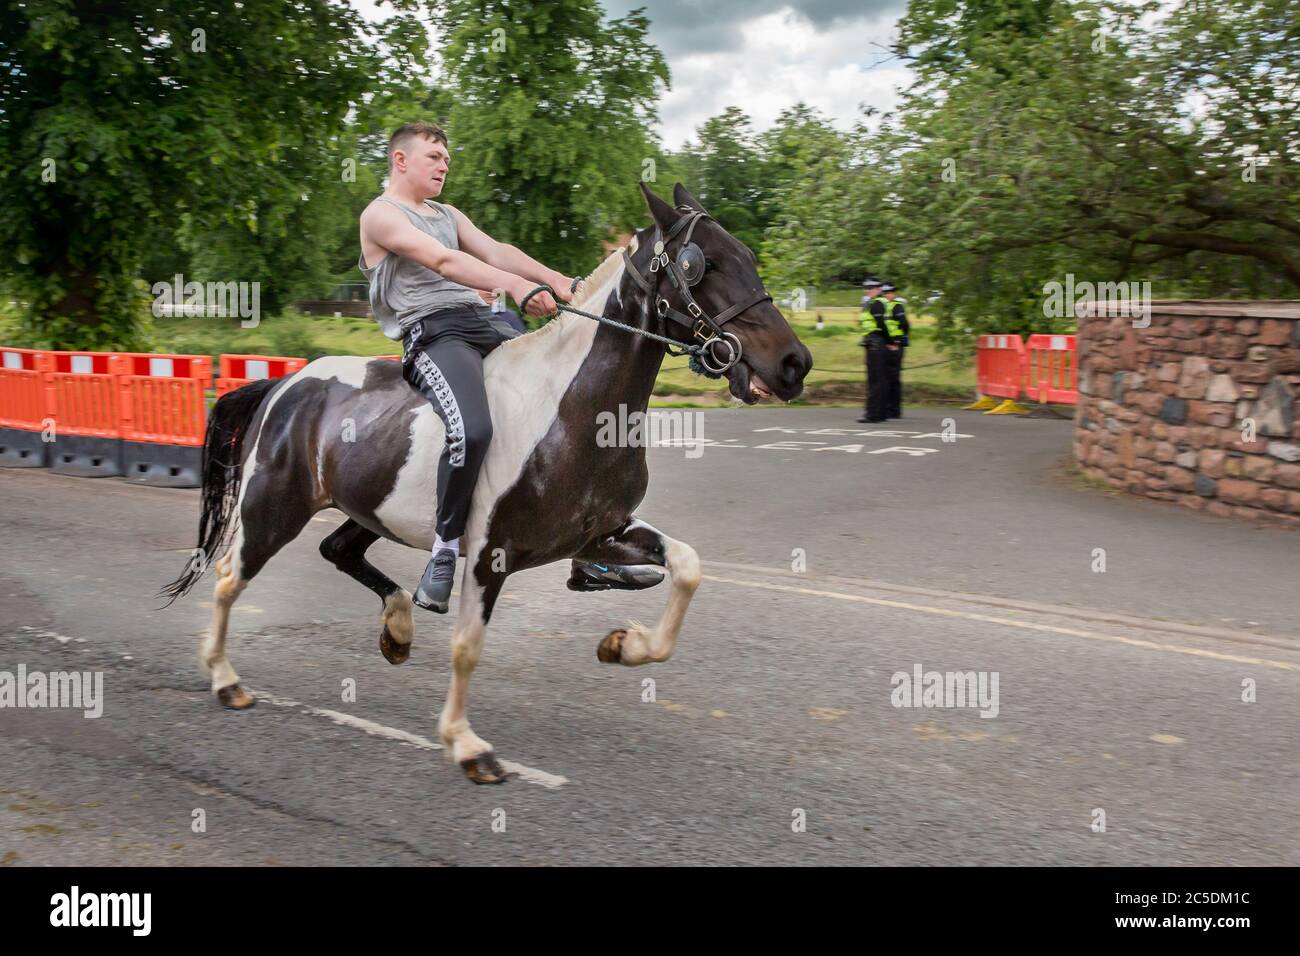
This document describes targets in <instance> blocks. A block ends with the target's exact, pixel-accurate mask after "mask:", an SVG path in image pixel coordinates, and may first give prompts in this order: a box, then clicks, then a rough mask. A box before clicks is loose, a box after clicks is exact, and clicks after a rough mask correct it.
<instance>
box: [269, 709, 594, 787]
mask: <svg viewBox="0 0 1300 956" xmlns="http://www.w3.org/2000/svg"><path fill="white" fill-rule="evenodd" d="M249 693H250V694H252V695H253V696H254V697H256V698H257V699H258V700H264V701H266V702H267V703H268V704H271V705H273V706H275V707H292V708H294V709H296V710H301V711H305V712H306V713H309V714H313V715H315V716H317V717H324V718H326V719H327V720H331V721H333V722H334V723H336V724H339V725H340V726H343V727H352V728H354V729H356V730H360V731H362V732H364V733H367V734H370V735H371V736H372V737H383V738H385V739H387V740H396V741H398V742H400V743H404V744H410V745H411V746H413V747H419V748H420V749H421V750H443V749H445V748H444V747H443V746H442V744H440V743H436V742H435V741H432V740H430V739H429V738H428V737H422V736H420V735H419V734H413V733H411V732H410V731H408V730H401V729H399V728H397V727H389V726H388V725H386V724H380V723H376V722H375V721H373V720H367V719H366V718H364V717H357V716H355V715H353V714H345V713H343V712H342V711H339V710H329V709H327V708H325V707H312V706H311V705H310V704H304V703H301V702H299V701H296V700H291V699H290V698H288V697H279V696H276V695H275V694H268V693H266V692H264V691H258V690H251V689H250V690H249ZM501 766H502V767H504V768H505V769H506V771H507V772H509V773H513V774H515V775H516V776H518V777H519V779H520V780H524V781H527V782H528V783H535V784H537V785H538V786H539V787H545V788H546V789H548V790H558V789H559V788H560V787H562V786H564V785H565V784H566V783H568V782H569V780H568V778H567V777H561V776H560V775H558V774H554V773H547V772H546V771H545V770H538V769H537V768H536V767H528V766H525V765H524V764H521V763H515V762H514V761H513V760H502V761H501Z"/></svg>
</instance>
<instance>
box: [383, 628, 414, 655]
mask: <svg viewBox="0 0 1300 956" xmlns="http://www.w3.org/2000/svg"><path fill="white" fill-rule="evenodd" d="M379 651H380V653H381V654H383V655H384V660H386V661H388V663H390V664H405V663H406V661H407V659H408V658H410V656H411V645H410V644H398V643H397V642H396V641H395V640H393V633H392V631H390V630H389V629H388V626H387V625H385V626H384V632H383V633H382V634H380V635H379Z"/></svg>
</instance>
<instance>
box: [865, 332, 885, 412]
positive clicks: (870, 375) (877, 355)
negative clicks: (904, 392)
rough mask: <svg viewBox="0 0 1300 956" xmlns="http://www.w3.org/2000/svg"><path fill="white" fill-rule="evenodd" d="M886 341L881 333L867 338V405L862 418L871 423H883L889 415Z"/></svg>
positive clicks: (872, 334) (875, 333) (874, 333)
mask: <svg viewBox="0 0 1300 956" xmlns="http://www.w3.org/2000/svg"><path fill="white" fill-rule="evenodd" d="M888 341H889V340H888V339H887V338H886V337H885V334H884V333H883V332H872V333H871V334H870V335H868V336H867V359H866V361H867V405H866V409H865V411H866V414H865V415H864V416H863V417H864V418H866V419H868V420H869V421H873V422H883V421H884V420H885V418H886V417H888V413H889V358H888V356H889V355H890V351H889V349H887V348H886V347H885V343H886V342H888Z"/></svg>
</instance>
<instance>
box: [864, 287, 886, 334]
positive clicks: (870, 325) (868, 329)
mask: <svg viewBox="0 0 1300 956" xmlns="http://www.w3.org/2000/svg"><path fill="white" fill-rule="evenodd" d="M873 302H879V303H881V304H882V305H884V304H885V300H884V299H882V298H880V297H879V296H877V297H876V298H874V299H868V300H867V301H866V302H864V303H863V304H862V334H863V335H870V334H871V333H873V332H879V331H881V329H880V328H879V327H878V326H877V325H876V317H875V316H874V315H872V314H871V304H872V303H873Z"/></svg>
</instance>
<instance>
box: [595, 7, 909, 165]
mask: <svg viewBox="0 0 1300 956" xmlns="http://www.w3.org/2000/svg"><path fill="white" fill-rule="evenodd" d="M601 4H602V5H603V6H604V8H605V10H606V12H607V14H608V15H609V16H610V17H611V18H614V17H621V16H623V15H624V14H626V13H627V12H628V11H630V10H632V9H634V8H636V7H638V6H644V7H645V8H646V14H647V16H648V17H649V18H650V40H651V42H653V43H654V44H655V45H656V46H658V47H659V49H660V50H662V51H663V53H664V56H665V57H666V58H667V60H668V67H669V70H670V71H671V72H672V84H673V85H672V89H671V90H669V91H668V92H667V93H666V94H665V95H664V97H663V98H662V99H661V100H660V102H659V119H660V129H659V132H660V135H661V136H662V138H663V142H664V145H665V146H667V147H668V148H670V149H677V148H679V147H680V146H681V145H682V143H683V142H685V141H686V140H687V139H690V138H693V137H694V133H695V128H696V127H697V126H699V125H700V124H701V123H703V122H704V121H705V120H706V119H708V118H709V117H710V116H716V115H717V114H718V113H721V112H722V111H723V110H724V109H725V108H726V107H728V106H739V107H740V108H741V109H742V110H744V111H745V112H746V113H748V114H749V116H750V118H751V119H752V120H753V121H754V126H755V128H756V129H759V130H762V129H765V128H767V127H768V126H770V125H771V124H772V122H773V121H774V120H775V119H776V117H777V115H778V114H779V113H780V112H781V110H783V109H785V108H786V107H789V106H793V105H794V104H795V103H798V102H799V101H800V100H802V101H803V102H805V103H808V104H809V105H811V106H815V107H817V108H818V109H819V110H821V112H822V113H823V114H824V115H826V116H827V117H829V118H830V119H831V120H832V121H833V122H834V123H835V125H836V126H837V127H839V128H841V129H847V128H848V127H849V126H851V125H852V124H853V122H854V120H855V119H856V118H857V116H858V112H859V105H860V104H862V103H866V104H867V105H870V106H875V107H879V108H889V107H891V106H893V105H894V103H895V102H896V99H897V97H896V95H895V91H896V89H897V88H898V87H900V86H905V85H906V84H907V82H908V78H909V77H908V71H907V70H906V68H904V67H903V66H902V65H901V64H900V63H899V62H898V60H896V59H893V58H891V57H890V56H889V54H888V52H887V51H886V50H885V49H882V48H884V47H888V46H889V44H890V41H891V40H893V38H894V36H895V34H896V31H895V29H894V24H895V22H896V21H897V20H898V18H899V17H900V16H902V15H903V10H904V8H905V7H906V2H905V0H601Z"/></svg>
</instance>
